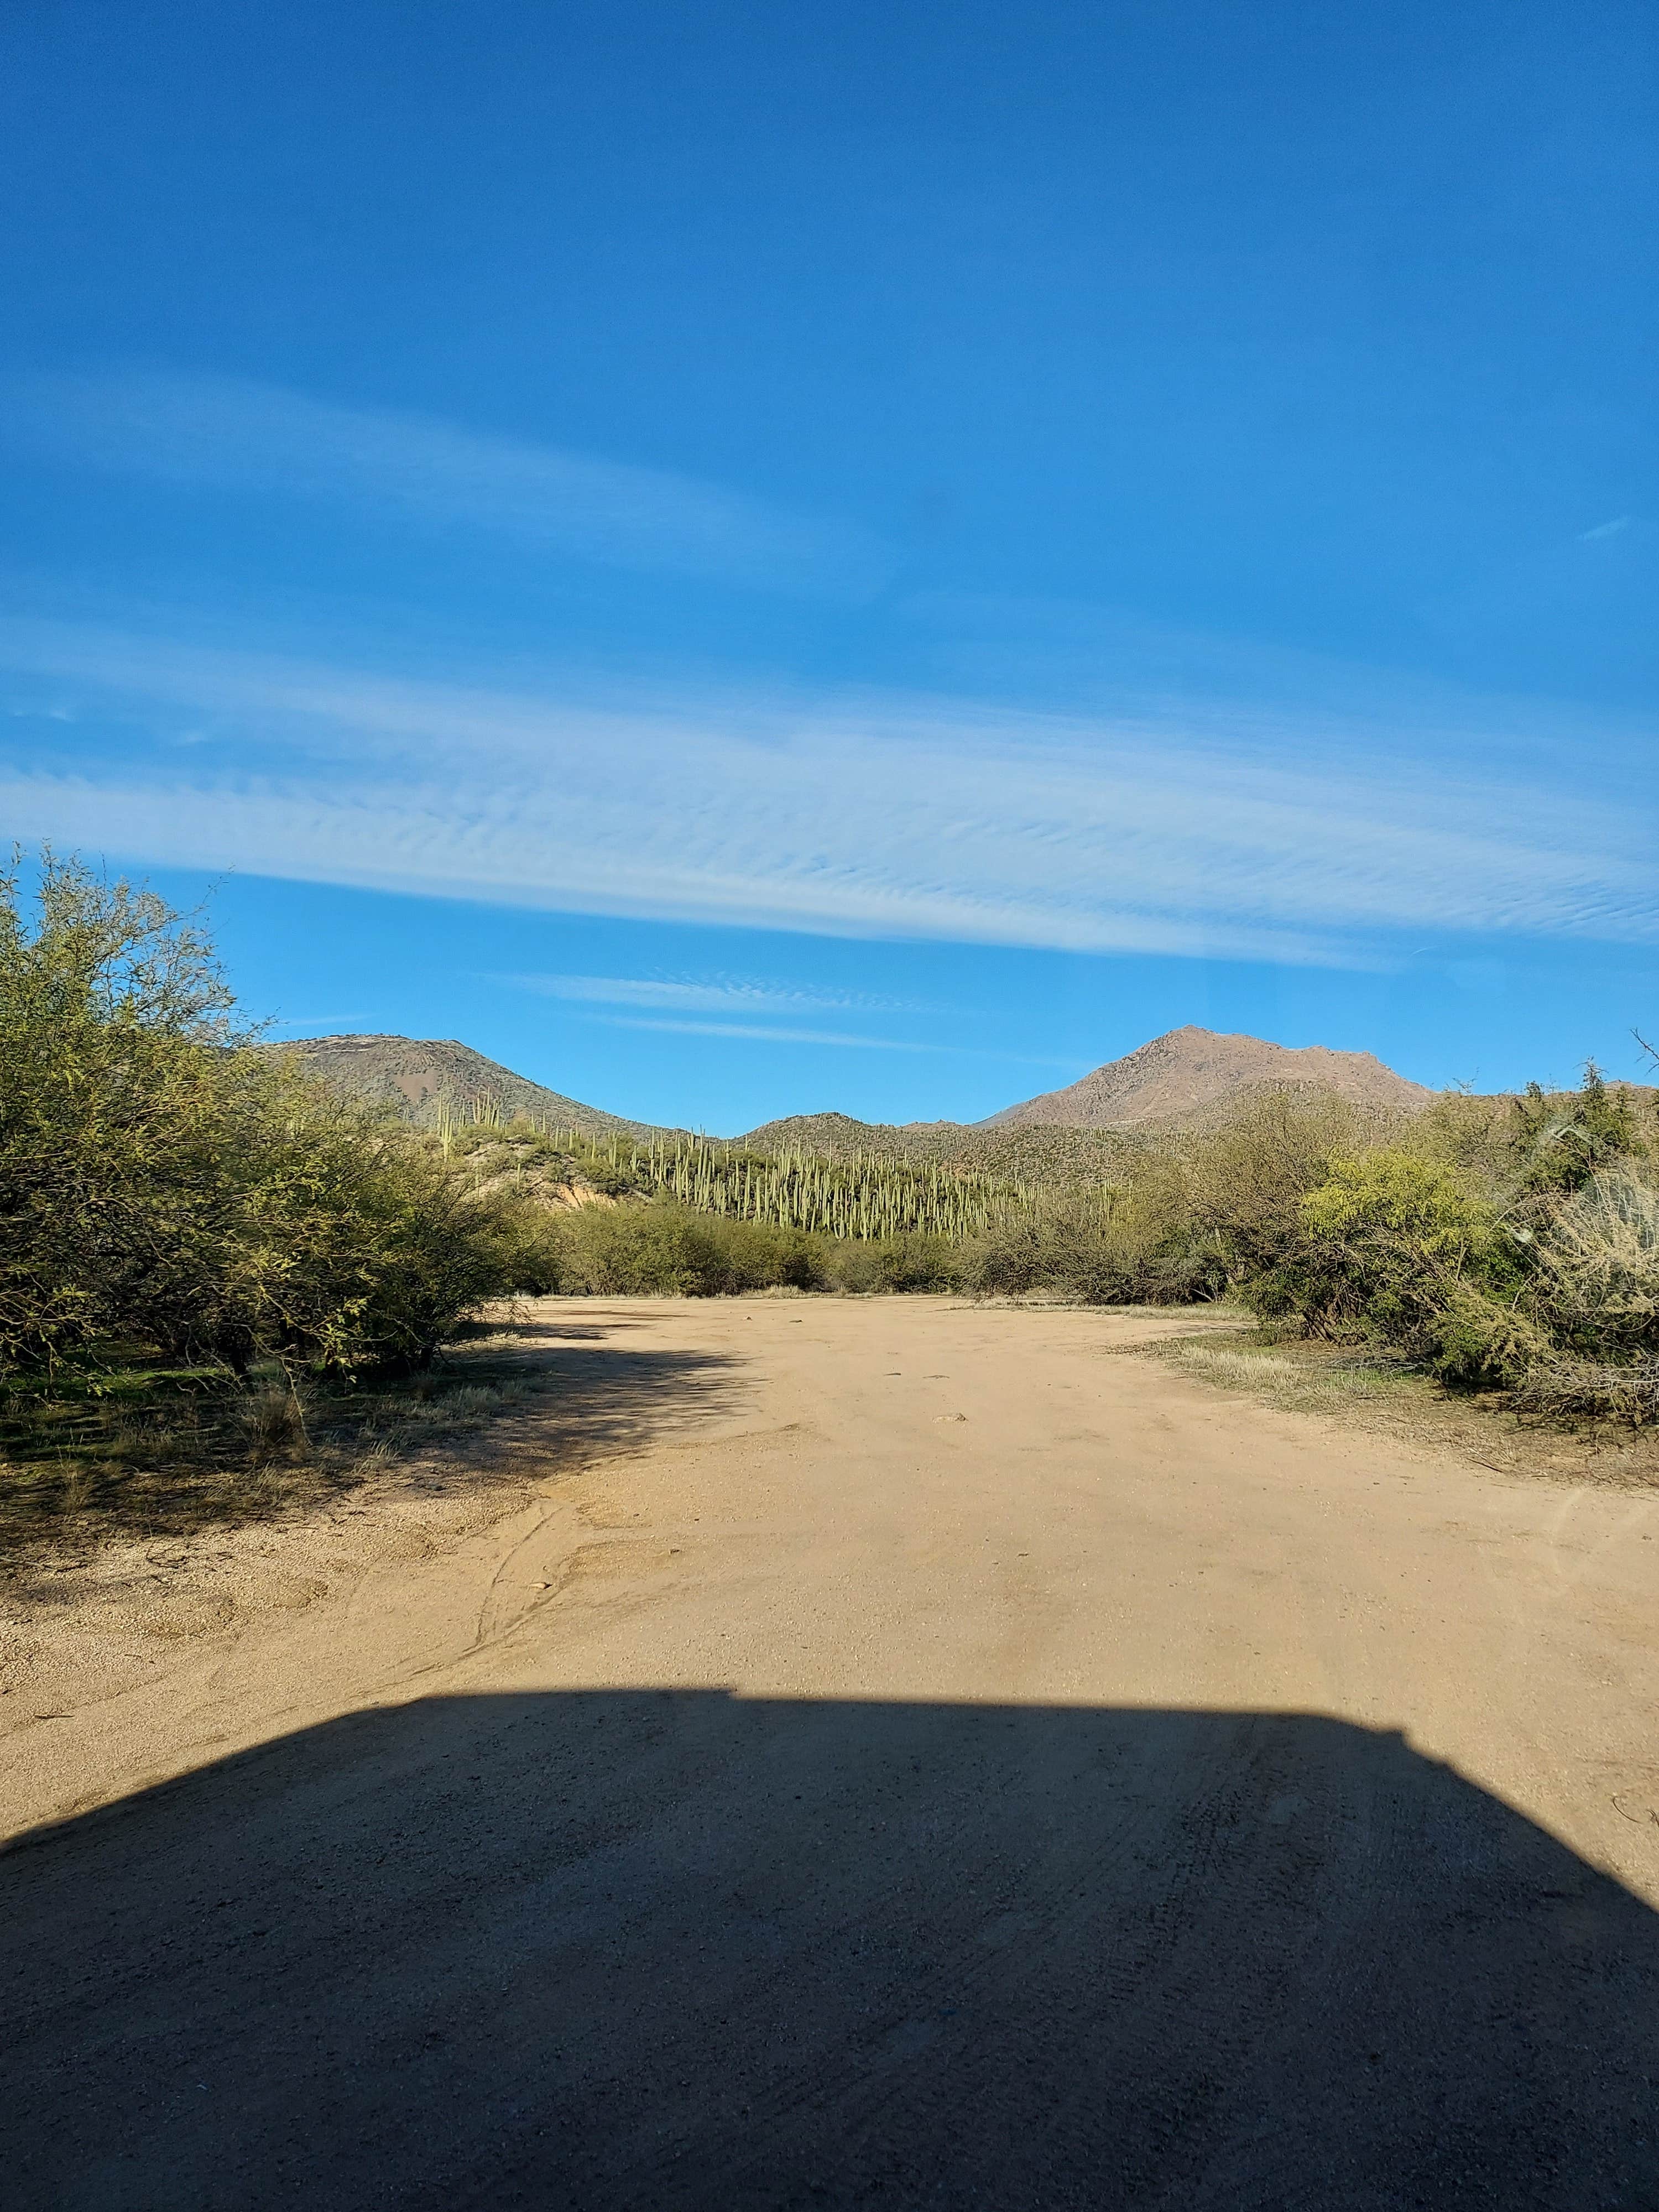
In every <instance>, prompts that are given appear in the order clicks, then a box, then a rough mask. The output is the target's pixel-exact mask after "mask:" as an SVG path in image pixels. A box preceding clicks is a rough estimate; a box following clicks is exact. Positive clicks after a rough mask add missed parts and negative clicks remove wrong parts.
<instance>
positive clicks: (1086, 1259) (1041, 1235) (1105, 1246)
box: [969, 1196, 1152, 1305]
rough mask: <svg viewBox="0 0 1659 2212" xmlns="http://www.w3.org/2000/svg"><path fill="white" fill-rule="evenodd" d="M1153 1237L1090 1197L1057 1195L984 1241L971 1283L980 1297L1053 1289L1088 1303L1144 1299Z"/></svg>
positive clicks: (974, 1251)
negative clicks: (1111, 1215)
mask: <svg viewBox="0 0 1659 2212" xmlns="http://www.w3.org/2000/svg"><path fill="white" fill-rule="evenodd" d="M1151 1265H1152V1243H1151V1240H1150V1239H1149V1238H1148V1237H1146V1235H1145V1234H1144V1233H1143V1232H1142V1231H1140V1229H1139V1226H1138V1225H1135V1224H1133V1223H1131V1222H1128V1221H1126V1220H1122V1219H1119V1220H1112V1219H1109V1218H1106V1217H1105V1216H1104V1213H1103V1209H1102V1207H1101V1206H1100V1205H1099V1203H1098V1202H1097V1201H1095V1200H1092V1199H1091V1198H1089V1197H1085V1196H1079V1197H1075V1198H1072V1199H1069V1200H1068V1199H1060V1200H1055V1201H1054V1202H1052V1203H1050V1204H1049V1205H1048V1206H1044V1207H1042V1209H1041V1210H1038V1211H1034V1212H1031V1213H1030V1214H1028V1215H1026V1216H1024V1218H1021V1219H1018V1220H1015V1221H1011V1222H1008V1223H1006V1224H1005V1225H1002V1226H1001V1227H1000V1228H998V1229H995V1230H993V1231H990V1232H989V1233H988V1234H987V1235H986V1236H985V1237H981V1238H980V1239H979V1240H978V1242H977V1243H975V1245H974V1246H973V1247H972V1248H971V1251H970V1254H969V1271H970V1272H969V1280H970V1281H971V1283H972V1285H973V1287H974V1289H975V1291H979V1292H980V1293H981V1296H985V1297H1029V1296H1030V1294H1031V1293H1032V1292H1034V1291H1052V1292H1054V1293H1056V1294H1057V1295H1060V1296H1061V1297H1069V1298H1074V1299H1076V1300H1077V1301H1078V1302H1079V1304H1084V1305H1127V1304H1138V1303H1139V1301H1140V1300H1142V1299H1143V1298H1145V1297H1148V1296H1149V1295H1150V1294H1151V1293H1150V1291H1149V1288H1148V1276H1149V1270H1150V1268H1151Z"/></svg>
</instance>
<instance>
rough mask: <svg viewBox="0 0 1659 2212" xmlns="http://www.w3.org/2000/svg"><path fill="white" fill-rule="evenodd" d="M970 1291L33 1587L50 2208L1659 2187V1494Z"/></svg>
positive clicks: (1490, 2198) (762, 1329)
mask: <svg viewBox="0 0 1659 2212" xmlns="http://www.w3.org/2000/svg"><path fill="white" fill-rule="evenodd" d="M1170 1326H1171V1324H1170V1323H1169V1322H1161V1321H1158V1320H1156V1319H1147V1318H1145V1317H1135V1316H1110V1315H1102V1314H1089V1313H1067V1312H1052V1313H1041V1312H1029V1311H991V1310H971V1309H964V1308H963V1307H961V1306H958V1305H956V1304H951V1303H950V1302H946V1301H942V1300H923V1299H890V1300H872V1301H834V1300H796V1301H791V1300H784V1299H755V1300H752V1301H741V1302H730V1303H728V1302H709V1303H706V1304H679V1303H677V1302H671V1301H663V1302H647V1301H641V1302H625V1303H618V1304H614V1305H600V1304H596V1303H593V1302H585V1303H576V1302H573V1303H569V1304H562V1303H561V1302H559V1301H546V1302H544V1304H542V1305H541V1306H540V1307H538V1309H537V1310H536V1311H535V1314H534V1316H533V1318H532V1321H531V1322H530V1323H529V1325H528V1326H527V1328H526V1356H528V1357H531V1358H535V1359H536V1360H538V1361H542V1362H546V1363H548V1364H550V1367H551V1369H552V1371H553V1374H554V1376H555V1378H556V1379H557V1380H558V1381H559V1382H560V1383H561V1389H560V1391H559V1392H558V1393H556V1394H555V1395H553V1396H551V1397H550V1399H549V1400H548V1401H547V1402H546V1407H545V1410H544V1411H542V1412H535V1411H532V1413H529V1414H527V1415H526V1416H525V1417H524V1418H523V1419H521V1420H520V1423H519V1425H518V1428H517V1431H516V1432H515V1434H514V1436H513V1439H512V1441H511V1449H510V1455H509V1457H510V1464H508V1465H507V1467H506V1468H505V1470H503V1469H502V1468H499V1467H498V1468H495V1471H494V1472H493V1473H492V1474H491V1477H490V1480H489V1482H488V1483H486V1484H484V1485H483V1486H472V1487H471V1488H468V1487H467V1486H459V1488H458V1487H457V1486H455V1485H454V1484H453V1483H451V1484H444V1483H441V1482H435V1483H434V1484H432V1485H429V1486H426V1487H424V1488H422V1486H415V1487H413V1488H411V1489H407V1490H405V1491H404V1492H399V1493H398V1494H396V1495H395V1496H394V1495H393V1494H392V1493H390V1492H388V1493H386V1495H385V1496H382V1497H378V1498H377V1497H374V1496H370V1497H369V1498H368V1499H367V1500H362V1499H360V1500H356V1501H353V1502H351V1503H349V1504H348V1505H346V1506H343V1507H341V1508H338V1509H337V1510H335V1511H334V1512H333V1513H332V1514H331V1515H327V1516H313V1518H312V1519H310V1520H307V1521H304V1522H299V1523H296V1524H295V1525H291V1526H277V1527H275V1528H263V1529H255V1530H249V1531H244V1532H240V1534H234V1535H228V1536H224V1537H220V1538H213V1539H208V1540H201V1541H197V1542H196V1543H195V1544H193V1545H187V1546H176V1547H166V1548H165V1549H164V1550H162V1551H161V1553H159V1554H158V1555H157V1556H156V1557H155V1558H150V1557H149V1556H148V1555H144V1554H143V1553H132V1554H129V1555H123V1556H121V1557H120V1558H118V1559H113V1560H106V1561H104V1562H102V1563H97V1564H94V1565H91V1566H83V1567H82V1568H80V1569H78V1570H76V1571H75V1572H74V1573H73V1574H72V1575H70V1576H68V1577H66V1578H65V1580H64V1584H63V1588H62V1591H61V1593H60V1594H59V1595H58V1597H57V1598H56V1600H55V1601H53V1602H51V1603H46V1602H40V1601H37V1602H36V1603H35V1604H33V1606H32V1607H28V1608H27V1609H25V1610H23V1611H22V1612H21V1613H18V1614H16V1616H15V1618H14V1619H13V1620H11V1622H10V1624H9V1628H8V1630H7V1632H6V1633H7V1634H8V1636H9V1653H10V1664H9V1669H8V1676H7V1682H6V1688H7V1695H6V1696H5V1697H4V1698H3V1699H0V1731H3V1735H0V1826H3V1832H4V1833H6V1834H7V1835H9V1836H10V1837H11V1838H14V1843H13V1847H12V1848H11V1849H10V1850H8V1851H7V1853H6V1854H5V1856H4V1857H0V1888H3V1893H4V1897H3V1905H0V1915H3V1917H0V1940H3V1974H4V1980H3V1984H0V2019H3V2022H4V2026H3V2027H0V2045H3V2046H4V2047H3V2052H0V2064H3V2070H0V2081H4V2083H5V2085H6V2086H5V2093H4V2096H3V2099H0V2171H3V2172H5V2174H6V2175H7V2177H8V2179H7V2181H6V2183H5V2185H4V2186H3V2189H0V2196H3V2198H4V2201H5V2202H6V2203H7V2204H8V2205H15V2206H18V2207H34V2206H42V2207H44V2206H51V2207H53V2208H58V2207H64V2208H68V2207H77V2208H78V2207H96V2208H106V2207H107V2208H120V2212H126V2208H139V2207H144V2208H168V2212H171V2209H172V2208H182V2207H197V2206H202V2207H210V2206H211V2207H225V2208H232V2207H244V2206H264V2205H267V2204H269V2205H276V2204H288V2203H295V2202H301V2203H307V2204H309V2205H320V2206H343V2207H356V2206H360V2205H361V2206H370V2205H375V2206H379V2205H398V2206H411V2207H422V2208H424V2207H431V2208H434V2212H436V2208H440V2207H444V2208H449V2207H457V2206H481V2207H482V2206H497V2205H501V2206H507V2205H537V2206H539V2205H548V2206H553V2205H559V2206H570V2207H588V2206H593V2207H612V2206H618V2207H620V2206H630V2207H634V2206H637V2207H641V2208H647V2207H656V2206H687V2207H694V2206H702V2205H714V2204H718V2205H720V2207H722V2208H728V2207H729V2208H744V2212H747V2208H750V2207H753V2208H760V2207H784V2206H787V2207H793V2206H798V2205H799V2206H807V2205H812V2206H817V2205H866V2204H869V2205H883V2206H901V2205H905V2206H908V2205H916V2206H929V2207H933V2206H940V2207H954V2206H958V2205H962V2206H968V2205H977V2204H984V2205H987V2206H994V2207H1018V2208H1024V2207H1028V2206H1030V2207H1037V2206H1070V2205H1091V2206H1116V2205H1125V2206H1127V2205H1134V2206H1137V2207H1139V2206H1143V2205H1146V2206H1153V2205H1155V2206H1160V2207H1163V2206H1167V2207H1170V2208H1175V2207H1180V2208H1187V2207H1214V2208H1217V2212H1220V2208H1224V2207H1226V2208H1231V2207H1260V2208H1262V2212H1267V2208H1269V2207H1280V2206H1289V2207H1295V2206H1304V2205H1309V2206H1312V2205H1319V2206H1325V2205H1329V2206H1338V2205H1340V2206H1344V2207H1361V2208H1369V2207H1383V2206H1387V2207H1395V2206H1400V2207H1404V2206H1414V2205H1430V2206H1439V2205H1451V2204H1464V2203H1468V2204H1486V2203H1491V2204H1502V2205H1504V2206H1508V2207H1516V2206H1528V2205H1534V2204H1536V2205H1551V2206H1561V2207H1574V2208H1577V2207H1592V2206H1603V2205H1606V2206H1615V2205H1616V2206H1620V2207H1649V2208H1650V2207H1654V2206H1659V2089H1656V2086H1655V2085H1656V2082H1659V1914H1656V1910H1655V1908H1656V1907H1659V1732H1656V1726H1655V1711H1656V1695H1655V1693H1656V1690H1659V1606H1656V1597H1659V1498H1656V1497H1654V1496H1653V1495H1652V1494H1638V1493H1634V1492H1618V1491H1614V1490H1610V1489H1607V1488H1605V1487H1601V1488H1595V1489H1587V1488H1583V1487H1575V1486H1571V1485H1569V1484H1566V1483H1544V1482H1540V1481H1538V1480H1532V1481H1530V1482H1525V1481H1521V1480H1513V1479H1508V1478H1504V1477H1503V1476H1500V1475H1498V1474H1493V1473H1492V1472H1490V1471H1488V1470H1486V1469H1484V1468H1479V1467H1475V1466H1473V1465H1470V1464H1468V1463H1467V1462H1461V1461H1458V1460H1456V1459H1455V1458H1451V1457H1449V1456H1447V1455H1443V1454H1437V1453H1435V1452H1432V1451H1430V1450H1427V1449H1413V1448H1412V1447H1411V1446H1409V1445H1407V1444H1405V1443H1400V1442H1397V1441H1393V1440H1385V1439H1381V1438H1378V1437H1373V1436H1368V1435H1366V1434H1364V1433H1361V1432H1359V1431H1355V1430H1353V1429H1351V1428H1343V1427H1340V1426H1339V1425H1336V1424H1334V1423H1333V1422H1330V1421H1327V1420H1324V1419H1317V1418H1314V1417H1310V1416H1306V1415H1297V1414H1286V1413H1273V1412H1270V1411H1267V1410H1266V1409H1264V1408H1262V1407H1257V1406H1255V1405H1254V1404H1251V1403H1249V1402H1246V1401H1242V1400H1239V1399H1237V1398H1233V1397H1227V1396H1222V1395H1218V1394H1216V1393H1214V1392H1212V1391H1210V1390H1208V1389H1206V1388H1205V1387H1204V1386H1203V1385H1202V1384H1200V1383H1194V1382H1191V1381H1188V1380H1185V1379H1183V1378H1182V1377H1181V1376H1178V1375H1176V1374H1175V1373H1172V1372H1171V1371H1170V1370H1169V1369H1168V1368H1167V1367H1166V1366H1165V1365H1164V1364H1163V1363H1160V1362H1156V1361H1149V1360H1142V1359H1137V1358H1126V1357H1119V1356H1117V1355H1118V1354H1119V1353H1120V1352H1122V1351H1123V1350H1124V1349H1125V1348H1126V1347H1128V1346H1133V1344H1134V1343H1135V1342H1137V1341H1139V1340H1145V1339H1146V1337H1147V1336H1148V1335H1150V1334H1155V1333H1157V1332H1158V1330H1159V1329H1162V1328H1168V1327H1170Z"/></svg>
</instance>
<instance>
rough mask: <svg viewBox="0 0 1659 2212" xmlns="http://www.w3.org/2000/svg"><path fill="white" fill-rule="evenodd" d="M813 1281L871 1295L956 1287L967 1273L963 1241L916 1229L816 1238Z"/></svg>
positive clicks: (943, 1289)
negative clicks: (893, 1233)
mask: <svg viewBox="0 0 1659 2212" xmlns="http://www.w3.org/2000/svg"><path fill="white" fill-rule="evenodd" d="M814 1261H815V1265H816V1268H817V1278H816V1284H815V1285H813V1287H820V1286H821V1287H822V1288H823V1289H824V1290H830V1291H847V1292H850V1293H853V1294H854V1295H873V1294H874V1293H877V1292H879V1291H952V1290H957V1289H958V1288H960V1286H961V1285H962V1282H963V1255H962V1250H961V1248H960V1246H958V1245H957V1244H955V1243H952V1242H951V1239H950V1238H949V1237H938V1236H933V1235H930V1234H928V1233H927V1231H923V1230H914V1231H910V1232H909V1233H908V1234H903V1235H899V1236H896V1237H819V1238H817V1239H816V1240H815V1251H814Z"/></svg>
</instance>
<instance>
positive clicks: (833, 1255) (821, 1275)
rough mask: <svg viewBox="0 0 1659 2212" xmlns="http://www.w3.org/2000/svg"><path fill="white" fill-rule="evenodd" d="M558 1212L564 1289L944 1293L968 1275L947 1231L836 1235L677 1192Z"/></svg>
mask: <svg viewBox="0 0 1659 2212" xmlns="http://www.w3.org/2000/svg"><path fill="white" fill-rule="evenodd" d="M556 1224H557V1226H556V1237H557V1243H558V1248H559V1255H558V1268H559V1287H560V1288H561V1289H562V1290H565V1291H592V1292H598V1293H599V1294H601V1295H604V1296H608V1297H617V1296H626V1295H629V1294H630V1293H632V1294H647V1295H652V1296H656V1297H718V1296H721V1295H727V1294H732V1293H736V1292H739V1291H758V1290H767V1289H770V1288H773V1287H781V1288H786V1289H793V1290H800V1291H822V1290H838V1291H901V1290H943V1289H946V1288H950V1287H951V1286H952V1285H954V1284H955V1283H956V1282H957V1280H958V1279H959V1278H960V1267H959V1263H958V1261H957V1255H956V1252H955V1248H954V1247H953V1246H951V1244H950V1243H947V1242H946V1241H945V1239H943V1238H940V1237H922V1236H908V1237H881V1238H868V1239H860V1240H856V1241H854V1240H845V1241H837V1240H836V1239H833V1238H829V1237H819V1236H813V1235H811V1234H810V1233H808V1232H807V1231H803V1230H799V1229H788V1228H780V1227H779V1226H777V1225H776V1224H775V1223H769V1222H756V1221H734V1220H732V1219H730V1218H726V1217H725V1216H722V1215H720V1214H709V1213H699V1212H696V1210H695V1209H694V1208H692V1207H690V1206H684V1205H682V1204H681V1203H680V1202H679V1200H677V1199H673V1198H656V1199H653V1200H651V1201H650V1202H649V1203H648V1204H646V1205H643V1206H641V1205H634V1206H583V1207H580V1208H579V1209H575V1210H573V1211H571V1212H567V1213H564V1214H562V1215H560V1216H558V1217H556Z"/></svg>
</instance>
